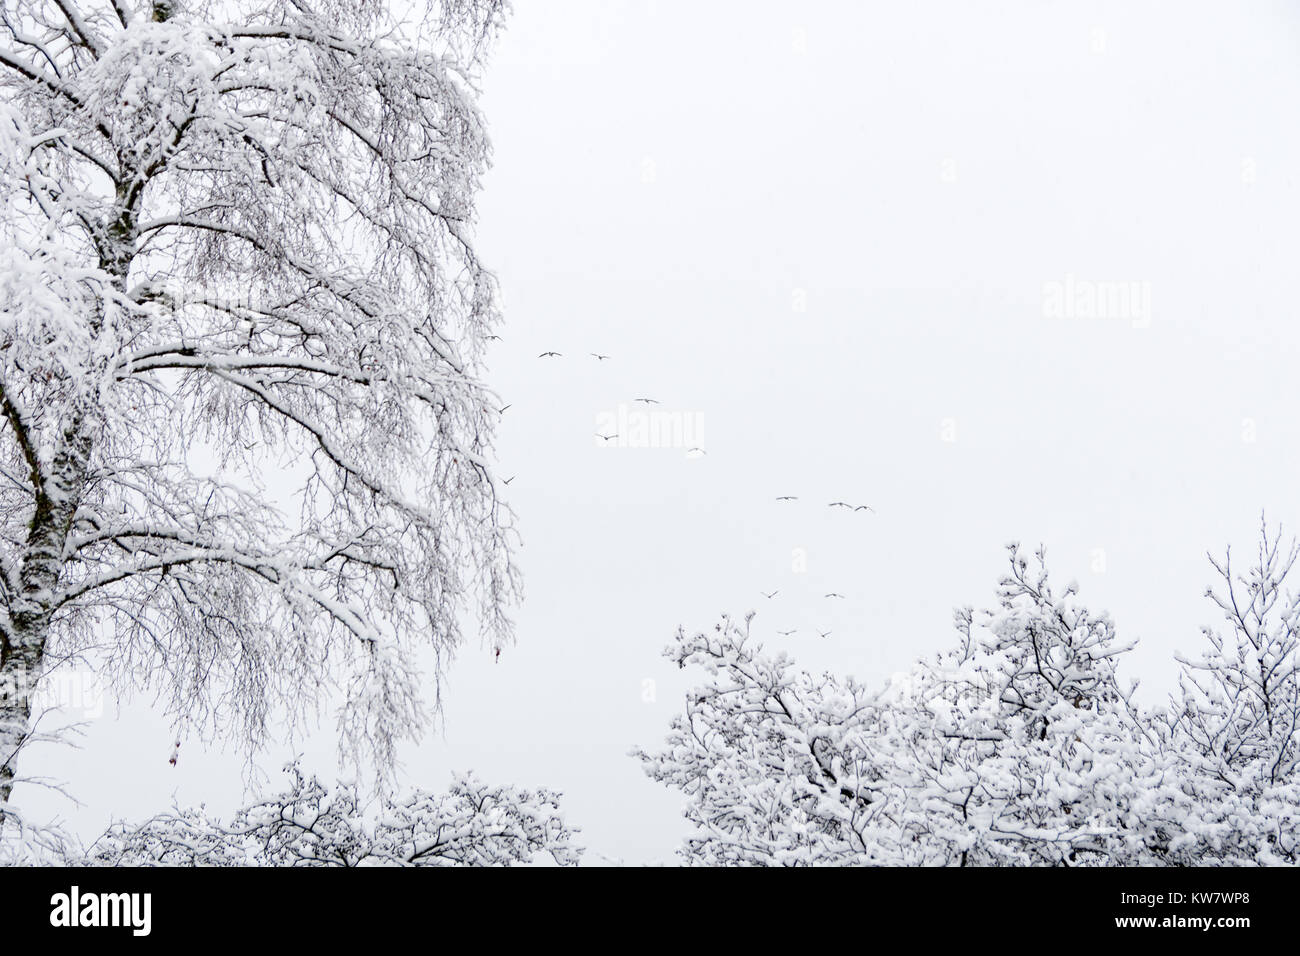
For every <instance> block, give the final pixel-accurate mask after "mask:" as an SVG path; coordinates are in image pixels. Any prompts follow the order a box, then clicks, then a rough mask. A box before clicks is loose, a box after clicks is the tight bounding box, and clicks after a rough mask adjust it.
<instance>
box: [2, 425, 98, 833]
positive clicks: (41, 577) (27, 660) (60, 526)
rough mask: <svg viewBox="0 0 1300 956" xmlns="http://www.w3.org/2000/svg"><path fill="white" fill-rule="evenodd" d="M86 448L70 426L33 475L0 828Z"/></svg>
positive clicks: (87, 442)
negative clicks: (40, 472)
mask: <svg viewBox="0 0 1300 956" xmlns="http://www.w3.org/2000/svg"><path fill="white" fill-rule="evenodd" d="M90 447H91V439H90V436H89V434H88V433H87V432H86V431H85V430H84V429H83V428H82V427H81V425H80V423H76V424H74V425H73V426H72V427H71V428H69V430H68V431H67V432H66V433H65V435H64V443H63V447H62V448H61V449H60V450H59V452H58V453H57V454H56V455H55V457H54V461H53V462H52V463H51V465H50V469H49V474H48V475H46V476H44V477H43V478H42V477H41V476H35V477H36V479H37V483H38V487H37V489H36V509H35V512H34V513H33V515H32V523H31V527H30V529H29V531H28V534H27V542H26V545H25V547H24V551H23V559H22V564H21V566H20V567H19V571H18V583H19V594H18V595H17V597H16V598H15V599H14V600H13V602H12V604H11V605H10V615H9V622H10V629H9V635H8V637H7V638H6V639H5V640H4V642H3V644H0V825H3V823H4V810H3V807H4V804H6V803H8V802H9V795H10V793H12V791H13V784H14V776H15V774H16V773H17V770H16V767H17V759H18V751H19V750H20V749H21V748H22V745H23V743H24V741H25V740H26V739H27V736H28V734H29V732H30V726H29V725H30V722H31V700H32V691H33V690H34V689H35V687H36V682H37V680H38V679H39V678H40V671H41V662H42V660H43V659H44V656H45V641H46V638H47V636H48V634H49V626H50V619H51V617H52V616H53V614H54V610H55V608H54V601H55V599H56V590H57V588H58V583H59V572H60V570H61V569H62V566H63V552H64V547H65V545H66V543H67V539H68V532H69V531H70V530H71V527H72V518H73V516H74V515H75V514H76V511H77V501H78V499H79V498H80V496H81V492H82V489H83V488H84V486H85V481H86V471H87V465H88V462H89V459H90Z"/></svg>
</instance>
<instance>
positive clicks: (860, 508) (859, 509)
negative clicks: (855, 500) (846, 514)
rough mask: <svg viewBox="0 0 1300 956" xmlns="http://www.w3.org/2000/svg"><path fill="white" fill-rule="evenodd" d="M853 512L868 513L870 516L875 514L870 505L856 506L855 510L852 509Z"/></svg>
mask: <svg viewBox="0 0 1300 956" xmlns="http://www.w3.org/2000/svg"><path fill="white" fill-rule="evenodd" d="M853 510H854V511H870V512H871V513H872V514H875V513H876V509H875V508H873V507H871V505H858V506H857V507H856V508H854V509H853Z"/></svg>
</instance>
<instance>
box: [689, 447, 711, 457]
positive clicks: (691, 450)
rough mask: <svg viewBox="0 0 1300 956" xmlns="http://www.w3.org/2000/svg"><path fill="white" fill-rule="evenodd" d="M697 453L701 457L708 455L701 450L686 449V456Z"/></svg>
mask: <svg viewBox="0 0 1300 956" xmlns="http://www.w3.org/2000/svg"><path fill="white" fill-rule="evenodd" d="M697 451H698V452H699V453H700V454H701V455H707V454H708V452H707V451H705V450H704V449H703V448H688V449H686V454H688V455H690V454H693V453H695V452H697Z"/></svg>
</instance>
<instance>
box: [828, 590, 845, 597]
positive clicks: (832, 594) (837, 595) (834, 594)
mask: <svg viewBox="0 0 1300 956" xmlns="http://www.w3.org/2000/svg"><path fill="white" fill-rule="evenodd" d="M826 597H828V598H843V597H844V595H843V594H837V593H836V592H835V591H832V592H831V593H830V594H827V595H826Z"/></svg>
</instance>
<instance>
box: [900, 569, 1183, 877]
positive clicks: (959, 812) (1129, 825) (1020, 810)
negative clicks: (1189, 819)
mask: <svg viewBox="0 0 1300 956" xmlns="http://www.w3.org/2000/svg"><path fill="white" fill-rule="evenodd" d="M1009 552H1010V564H1011V570H1010V573H1009V574H1008V575H1006V576H1005V577H1004V578H1003V579H1002V581H1001V582H1000V583H999V586H998V599H999V606H998V607H997V608H996V609H995V610H992V611H987V612H984V613H983V614H980V615H976V614H975V613H974V612H973V611H972V610H971V609H969V608H965V609H962V610H959V611H958V612H957V614H956V624H957V629H958V632H959V633H960V635H961V638H962V639H961V642H960V643H959V645H958V646H957V647H956V648H954V649H953V650H951V651H949V652H947V653H944V654H940V655H938V657H937V659H936V660H935V661H933V662H921V663H919V664H918V666H917V668H916V670H915V672H914V674H913V677H912V679H911V680H909V681H908V682H907V683H906V684H905V686H904V691H903V693H900V694H896V695H893V696H892V699H891V702H890V708H889V709H890V716H891V727H892V728H893V731H894V733H895V735H896V741H897V744H898V745H901V746H897V748H896V750H895V754H896V760H895V761H894V764H893V766H894V775H895V776H894V779H895V780H896V781H897V782H898V784H899V785H900V786H901V787H902V788H903V789H904V790H905V791H906V792H907V793H908V794H909V800H910V804H911V805H912V806H915V807H916V808H917V810H918V811H919V813H913V814H910V815H909V816H908V818H907V821H906V823H907V826H908V829H909V832H910V834H911V836H912V837H913V841H914V845H915V847H916V849H917V851H918V852H919V855H920V859H921V860H922V861H923V862H925V863H927V864H928V863H935V864H957V865H985V866H987V865H1013V866H1025V865H1063V866H1078V865H1088V864H1094V865H1117V864H1133V863H1149V862H1153V860H1152V859H1151V858H1150V852H1149V850H1148V841H1149V839H1150V834H1149V833H1148V832H1147V831H1148V825H1147V823H1146V822H1145V818H1144V815H1143V813H1142V812H1140V811H1141V808H1142V806H1143V801H1144V800H1147V799H1149V797H1150V792H1151V789H1152V788H1153V787H1156V788H1158V786H1159V784H1160V782H1161V780H1162V779H1163V778H1162V770H1161V766H1160V764H1159V762H1158V759H1157V754H1158V751H1159V746H1158V743H1157V741H1156V740H1155V739H1153V738H1152V737H1151V736H1150V733H1149V731H1148V730H1147V729H1146V727H1145V724H1144V721H1143V719H1142V718H1141V717H1140V716H1139V715H1138V714H1137V713H1136V712H1135V709H1134V708H1133V706H1132V705H1131V703H1130V699H1131V690H1130V691H1128V692H1125V691H1123V690H1122V689H1121V687H1120V685H1119V682H1118V680H1117V678H1116V673H1115V663H1116V659H1117V658H1118V657H1119V656H1120V655H1121V654H1123V653H1124V652H1125V651H1127V650H1129V649H1131V647H1132V644H1124V643H1121V642H1120V641H1119V640H1118V639H1117V638H1116V635H1115V629H1114V626H1113V624H1112V623H1111V621H1110V619H1109V618H1108V617H1107V616H1106V615H1105V614H1095V613H1093V612H1090V611H1089V610H1088V609H1087V608H1086V607H1083V606H1082V605H1080V604H1079V603H1078V601H1077V600H1076V597H1077V591H1078V589H1077V585H1075V584H1070V585H1069V586H1067V587H1066V588H1064V589H1063V590H1061V591H1056V590H1054V589H1053V586H1052V585H1051V583H1050V582H1049V580H1048V575H1047V570H1046V563H1045V555H1044V553H1043V551H1042V550H1040V551H1039V552H1038V553H1037V555H1036V561H1034V562H1032V563H1031V561H1030V559H1029V558H1027V557H1026V556H1024V555H1022V554H1021V553H1020V551H1019V549H1018V547H1017V546H1016V545H1014V544H1013V545H1011V546H1010V548H1009Z"/></svg>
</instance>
